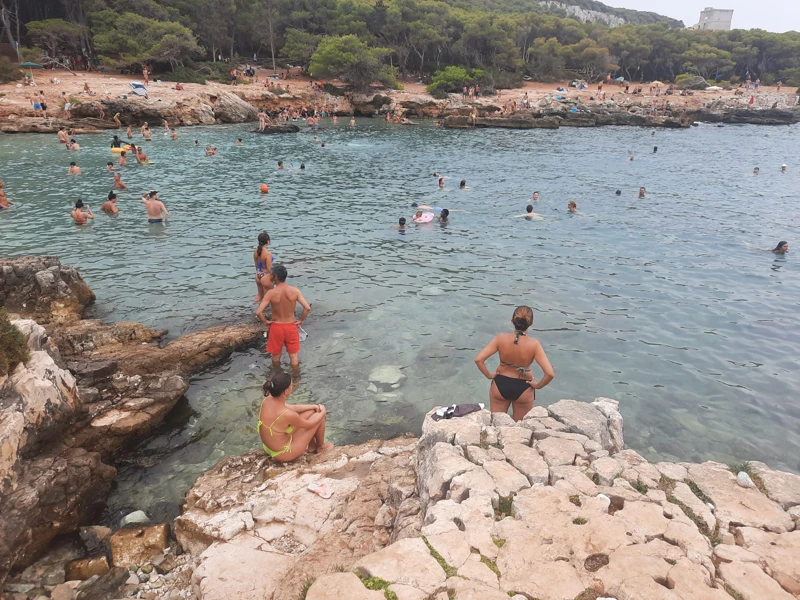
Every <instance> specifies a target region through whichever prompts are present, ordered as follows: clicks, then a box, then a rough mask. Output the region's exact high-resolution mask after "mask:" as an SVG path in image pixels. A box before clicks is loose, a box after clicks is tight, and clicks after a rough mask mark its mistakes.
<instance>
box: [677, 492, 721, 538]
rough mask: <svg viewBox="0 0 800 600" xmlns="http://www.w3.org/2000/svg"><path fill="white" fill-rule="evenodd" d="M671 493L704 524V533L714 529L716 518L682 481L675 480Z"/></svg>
mask: <svg viewBox="0 0 800 600" xmlns="http://www.w3.org/2000/svg"><path fill="white" fill-rule="evenodd" d="M672 495H673V497H674V498H675V499H676V500H677V501H678V502H680V503H681V504H684V505H686V506H687V507H688V508H689V509H691V511H692V512H693V513H694V514H695V516H696V517H697V518H698V519H699V520H700V522H701V523H703V525H704V526H705V528H706V530H705V533H706V534H710V533H712V532H713V531H714V528H715V527H716V524H717V518H716V517H715V516H714V515H713V514H712V512H711V510H709V508H708V506H706V505H705V503H704V502H703V501H702V500H700V499H699V498H698V497H697V496H695V495H694V492H692V490H691V489H690V488H689V486H688V485H686V484H685V483H683V481H678V482H676V483H675V487H674V488H673V490H672Z"/></svg>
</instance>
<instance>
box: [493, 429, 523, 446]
mask: <svg viewBox="0 0 800 600" xmlns="http://www.w3.org/2000/svg"><path fill="white" fill-rule="evenodd" d="M497 438H498V440H499V442H500V444H501V445H502V446H505V445H506V444H521V445H523V446H530V444H531V431H530V430H529V429H527V428H525V427H517V426H514V427H506V426H503V427H498V428H497Z"/></svg>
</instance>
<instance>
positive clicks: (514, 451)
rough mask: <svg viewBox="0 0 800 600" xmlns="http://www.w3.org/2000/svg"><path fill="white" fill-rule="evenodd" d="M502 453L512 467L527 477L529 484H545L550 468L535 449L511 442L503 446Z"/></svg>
mask: <svg viewBox="0 0 800 600" xmlns="http://www.w3.org/2000/svg"><path fill="white" fill-rule="evenodd" d="M520 429H522V428H520ZM503 454H504V455H505V457H506V460H507V461H508V462H509V463H511V464H512V465H513V466H514V468H516V469H517V470H518V471H519V472H520V473H522V474H523V475H524V476H525V477H527V478H528V482H529V483H530V484H531V485H546V484H547V480H548V478H549V476H550V470H549V468H548V466H547V463H546V462H545V461H544V459H543V458H542V457H541V455H540V454H539V453H538V452H537V451H536V450H534V449H533V448H531V447H529V446H525V445H523V444H517V443H513V442H512V443H509V444H505V445H504V446H503Z"/></svg>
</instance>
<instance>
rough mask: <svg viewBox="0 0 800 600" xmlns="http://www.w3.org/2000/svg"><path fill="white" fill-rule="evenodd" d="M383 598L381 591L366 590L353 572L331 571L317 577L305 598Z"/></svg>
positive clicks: (323, 599) (373, 599)
mask: <svg viewBox="0 0 800 600" xmlns="http://www.w3.org/2000/svg"><path fill="white" fill-rule="evenodd" d="M342 598H348V599H351V600H384V595H383V592H381V591H378V590H368V589H367V588H365V587H364V584H363V583H361V580H360V579H359V578H358V577H357V576H356V575H355V574H354V573H331V574H330V575H323V576H322V577H320V578H319V579H317V580H316V581H315V582H314V584H313V585H312V586H311V587H310V588H309V590H308V594H307V595H306V600H341V599H342Z"/></svg>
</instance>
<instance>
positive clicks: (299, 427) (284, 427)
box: [258, 373, 333, 462]
mask: <svg viewBox="0 0 800 600" xmlns="http://www.w3.org/2000/svg"><path fill="white" fill-rule="evenodd" d="M264 393H265V394H266V397H265V398H264V401H263V402H262V403H261V412H260V413H259V415H258V434H259V436H261V443H262V446H263V448H264V452H266V453H267V454H269V455H270V456H271V457H272V458H274V459H275V460H278V461H281V462H289V461H292V460H294V459H295V458H297V457H298V456H301V455H302V454H303V453H304V452H305V451H306V450H308V451H309V452H316V453H319V452H324V451H325V450H330V449H331V448H333V444H332V443H331V442H326V441H325V420H326V419H327V417H328V411H327V410H325V407H324V406H323V405H322V404H286V398H288V397H289V394H291V393H292V378H291V376H290V375H288V374H287V373H278V374H276V375H275V376H274V377H273V378H272V380H271V381H268V382H267V383H265V384H264Z"/></svg>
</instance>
